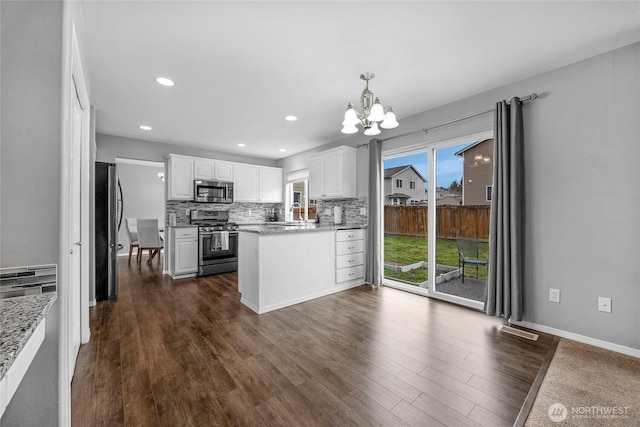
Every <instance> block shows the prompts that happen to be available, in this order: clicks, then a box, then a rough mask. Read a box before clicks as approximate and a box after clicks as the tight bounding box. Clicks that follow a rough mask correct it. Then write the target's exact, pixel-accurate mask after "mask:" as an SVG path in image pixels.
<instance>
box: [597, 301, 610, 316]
mask: <svg viewBox="0 0 640 427" xmlns="http://www.w3.org/2000/svg"><path fill="white" fill-rule="evenodd" d="M598 311H603V312H605V313H611V298H605V297H598Z"/></svg>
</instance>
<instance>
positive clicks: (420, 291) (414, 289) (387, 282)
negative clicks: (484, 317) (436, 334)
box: [382, 278, 484, 311]
mask: <svg viewBox="0 0 640 427" xmlns="http://www.w3.org/2000/svg"><path fill="white" fill-rule="evenodd" d="M382 285H383V286H387V287H389V288H393V289H398V290H400V291H405V292H409V293H412V294H416V295H420V296H422V297H427V298H433V299H438V300H441V301H446V302H452V303H454V304H457V305H460V306H463V307H467V308H471V309H473V310H480V311H484V304H483V303H481V302H480V301H474V300H471V299H467V298H462V297H458V296H455V295H451V294H445V293H442V292H435V293H434V292H431V291H429V290H428V289H427V288H421V287H419V286H415V285H408V284H406V283H402V282H398V281H396V280H392V279H389V278H383V279H382Z"/></svg>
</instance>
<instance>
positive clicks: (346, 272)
mask: <svg viewBox="0 0 640 427" xmlns="http://www.w3.org/2000/svg"><path fill="white" fill-rule="evenodd" d="M363 278H364V266H362V265H361V266H358V267H351V268H345V269H342V270H338V271H336V283H342V282H348V281H350V280H356V279H363Z"/></svg>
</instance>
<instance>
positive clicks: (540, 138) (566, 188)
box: [278, 43, 640, 349]
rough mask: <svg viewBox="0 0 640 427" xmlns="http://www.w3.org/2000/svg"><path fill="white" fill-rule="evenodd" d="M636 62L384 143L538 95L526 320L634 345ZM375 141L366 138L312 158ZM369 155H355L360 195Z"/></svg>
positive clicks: (618, 59) (483, 124) (615, 61)
mask: <svg viewBox="0 0 640 427" xmlns="http://www.w3.org/2000/svg"><path fill="white" fill-rule="evenodd" d="M639 57H640V43H636V44H633V45H630V46H627V47H625V48H622V49H618V50H615V51H612V52H609V53H606V54H603V55H599V56H596V57H594V58H591V59H588V60H585V61H581V62H578V63H576V64H573V65H570V66H567V67H564V68H561V69H558V70H554V71H551V72H548V73H544V74H541V75H538V76H535V77H532V78H529V79H526V80H523V81H520V82H517V83H514V84H510V85H507V86H503V87H499V88H496V89H494V90H491V91H488V92H485V93H481V94H478V95H475V96H471V97H469V98H466V99H463V100H460V101H457V102H454V103H452V104H448V105H445V106H443V107H440V108H436V109H433V110H430V111H427V112H425V113H422V114H420V115H417V116H413V117H409V118H405V119H401V120H400V127H398V128H396V129H393V130H392V131H391V132H389V131H385V133H384V134H383V135H381V136H382V137H389V136H393V135H396V134H401V133H404V132H408V131H412V130H416V129H422V128H425V127H429V126H431V125H435V124H439V123H443V122H446V121H449V120H453V119H456V118H459V117H463V116H466V115H470V114H473V113H476V112H481V111H485V110H487V109H490V108H492V107H493V106H494V105H495V102H496V101H498V100H502V99H510V98H512V97H513V96H524V95H527V94H529V93H532V92H536V93H538V94H541V95H542V96H541V97H540V98H539V99H537V100H535V101H533V102H531V103H528V104H526V106H525V108H524V120H525V137H526V147H525V166H526V170H525V178H526V206H525V216H526V222H525V250H526V259H527V260H526V266H525V280H526V283H525V286H526V289H525V312H524V318H525V321H527V322H530V323H533V324H537V325H542V326H546V327H549V328H555V329H558V330H561V331H567V332H570V333H573V334H578V335H582V336H585V337H589V338H593V339H598V340H603V341H606V342H609V343H613V344H618V345H621V346H625V347H630V348H632V349H640V331H639V330H638V328H637V325H640V310H638V306H640V263H638V254H639V253H640V240H639V239H638V236H640V221H638V220H639V219H640V186H639V185H638V183H640V173H639V172H638V171H639V169H638V164H639V162H640V144H639V141H640V129H639V126H640V125H639V121H638V117H640V87H639V86H640V79H638V76H639V75H640V65H639ZM507 66H508V65H507ZM425 96H428V94H425ZM400 107H401V106H398V107H397V108H400ZM398 111H399V110H398ZM492 124H493V115H492V114H486V115H483V116H479V117H477V118H475V119H471V120H467V121H464V122H461V123H458V124H456V125H452V126H447V127H444V128H440V129H437V130H434V131H432V132H429V133H427V134H426V135H425V134H419V135H416V136H412V137H407V138H399V139H397V140H394V141H389V142H388V143H385V144H384V150H394V149H402V148H410V147H412V146H416V145H420V144H424V143H425V142H431V143H436V144H437V143H438V141H441V140H445V139H448V138H455V137H461V136H462V135H466V134H471V133H474V132H479V131H483V130H487V129H491V128H492ZM367 141H368V138H367V137H365V136H363V135H362V134H361V133H360V134H357V135H354V136H351V137H347V138H344V139H342V140H340V141H336V142H334V143H332V144H328V145H326V146H325V147H322V148H319V149H316V150H314V152H315V151H321V150H323V149H327V148H331V147H334V146H336V145H350V146H356V145H357V144H362V143H366V142H367ZM460 142H462V141H460ZM363 152H364V154H363ZM366 152H367V149H366V148H361V149H359V150H358V194H363V195H366V188H367V185H368V178H367V176H368V165H367V161H366V159H367V156H366ZM310 153H311V151H309V152H305V153H301V154H299V155H296V156H292V157H289V158H286V159H283V160H281V161H279V162H278V165H279V166H280V167H283V168H284V169H285V173H286V172H288V171H292V170H297V169H303V168H306V167H308V158H309V155H310ZM550 287H553V288H557V289H560V290H561V293H562V297H561V302H560V304H556V303H552V302H549V301H548V295H549V288H550ZM598 296H605V297H610V298H612V307H613V313H611V314H606V313H601V312H598V304H597V298H598Z"/></svg>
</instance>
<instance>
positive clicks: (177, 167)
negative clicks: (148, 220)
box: [168, 154, 194, 200]
mask: <svg viewBox="0 0 640 427" xmlns="http://www.w3.org/2000/svg"><path fill="white" fill-rule="evenodd" d="M193 170H194V158H193V157H189V156H181V155H179V154H169V197H168V199H169V200H193V179H194V178H193Z"/></svg>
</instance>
